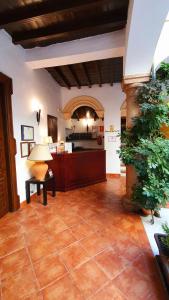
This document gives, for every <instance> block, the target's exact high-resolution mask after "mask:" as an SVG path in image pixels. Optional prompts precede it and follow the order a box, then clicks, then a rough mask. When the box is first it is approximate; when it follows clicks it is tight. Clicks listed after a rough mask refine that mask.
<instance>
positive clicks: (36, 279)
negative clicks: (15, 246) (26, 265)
mask: <svg viewBox="0 0 169 300" xmlns="http://www.w3.org/2000/svg"><path fill="white" fill-rule="evenodd" d="M24 241H25V249H26V252H27V255H28V257H29V260H30V264H31V268H32V272H33V274H34V277H35V281H36V285H37V287H38V290H40V284H39V281H38V278H37V276H36V272H35V270H34V267H33V262H32V259H31V256H30V253H29V249H28V245H27V243H26V240H25V237H24Z"/></svg>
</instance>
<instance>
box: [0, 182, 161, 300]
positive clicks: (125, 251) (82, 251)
mask: <svg viewBox="0 0 169 300" xmlns="http://www.w3.org/2000/svg"><path fill="white" fill-rule="evenodd" d="M124 180H125V179H124V178H121V179H108V181H107V182H106V183H101V184H97V185H93V186H90V187H86V188H83V189H79V190H74V191H70V192H66V193H60V192H58V193H57V196H56V198H52V197H51V196H50V195H49V196H48V206H47V207H44V206H43V205H41V204H40V201H41V198H40V197H38V198H36V199H35V200H34V201H32V202H31V204H29V205H27V204H25V203H24V204H23V205H22V207H21V209H20V210H19V211H17V212H15V213H12V214H7V215H6V216H4V217H3V218H2V219H0V288H1V294H0V299H1V300H19V299H25V300H41V299H44V300H82V299H83V300H85V299H89V300H113V299H114V300H115V299H116V300H122V299H123V300H127V299H128V300H141V299H144V300H150V299H151V300H157V299H160V300H164V299H165V295H164V292H163V288H162V286H161V283H160V279H159V275H158V273H157V270H156V266H155V263H154V258H153V255H152V252H151V250H150V245H149V242H148V239H147V237H146V234H145V231H144V228H143V225H142V223H141V220H140V217H139V216H137V215H132V214H129V213H126V212H125V211H124V210H123V207H122V205H121V201H120V199H121V196H122V195H123V194H124V192H125V190H124Z"/></svg>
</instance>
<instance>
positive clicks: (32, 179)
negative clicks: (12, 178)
mask: <svg viewBox="0 0 169 300" xmlns="http://www.w3.org/2000/svg"><path fill="white" fill-rule="evenodd" d="M49 181H51V183H52V196H53V197H55V195H56V191H55V177H54V176H51V177H46V178H45V179H44V180H42V181H40V180H37V179H36V178H35V177H32V178H30V179H28V180H26V182H25V188H26V202H27V203H30V184H36V185H37V195H40V193H41V191H40V185H41V184H42V186H43V205H47V184H48V182H49Z"/></svg>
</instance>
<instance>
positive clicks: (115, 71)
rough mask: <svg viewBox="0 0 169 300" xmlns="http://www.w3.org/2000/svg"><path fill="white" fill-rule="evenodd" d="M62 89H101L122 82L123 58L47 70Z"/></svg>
mask: <svg viewBox="0 0 169 300" xmlns="http://www.w3.org/2000/svg"><path fill="white" fill-rule="evenodd" d="M46 70H47V71H48V72H49V73H50V74H51V76H52V77H53V78H54V80H56V81H57V83H58V84H59V85H60V86H62V87H67V88H68V89H70V88H71V87H75V86H76V87H78V88H81V86H88V87H92V85H94V84H98V85H99V86H100V87H101V86H102V85H103V84H105V83H109V84H110V85H113V83H116V82H121V81H122V76H123V58H122V57H116V58H109V59H102V60H96V61H90V62H83V63H78V64H73V65H66V66H57V67H51V68H47V69H46Z"/></svg>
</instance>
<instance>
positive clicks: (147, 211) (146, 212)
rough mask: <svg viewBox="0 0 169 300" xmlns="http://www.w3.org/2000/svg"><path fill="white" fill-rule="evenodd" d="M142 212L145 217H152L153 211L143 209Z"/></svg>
mask: <svg viewBox="0 0 169 300" xmlns="http://www.w3.org/2000/svg"><path fill="white" fill-rule="evenodd" d="M142 212H143V214H144V215H145V216H150V215H151V209H145V208H143V207H142Z"/></svg>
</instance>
